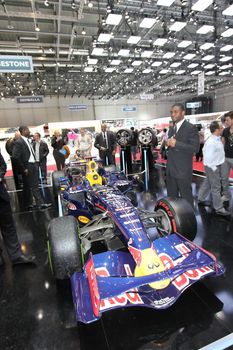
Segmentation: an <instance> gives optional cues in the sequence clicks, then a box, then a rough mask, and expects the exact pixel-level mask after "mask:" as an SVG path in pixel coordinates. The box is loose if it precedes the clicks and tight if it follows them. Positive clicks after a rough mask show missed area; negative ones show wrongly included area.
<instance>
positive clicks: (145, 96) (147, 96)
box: [140, 94, 155, 100]
mask: <svg viewBox="0 0 233 350" xmlns="http://www.w3.org/2000/svg"><path fill="white" fill-rule="evenodd" d="M154 97H155V95H154V94H141V95H140V99H141V100H153V99H154Z"/></svg>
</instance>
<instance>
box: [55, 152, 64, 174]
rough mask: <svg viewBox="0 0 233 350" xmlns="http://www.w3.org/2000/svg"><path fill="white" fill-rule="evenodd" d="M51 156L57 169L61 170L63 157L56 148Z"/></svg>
mask: <svg viewBox="0 0 233 350" xmlns="http://www.w3.org/2000/svg"><path fill="white" fill-rule="evenodd" d="M53 156H54V159H55V162H56V166H57V170H63V169H64V166H65V157H64V156H63V154H61V153H60V152H59V151H57V150H56V149H55V150H54V151H53Z"/></svg>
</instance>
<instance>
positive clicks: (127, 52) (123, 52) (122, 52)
mask: <svg viewBox="0 0 233 350" xmlns="http://www.w3.org/2000/svg"><path fill="white" fill-rule="evenodd" d="M129 52H130V50H128V49H121V50H120V51H119V52H118V56H129Z"/></svg>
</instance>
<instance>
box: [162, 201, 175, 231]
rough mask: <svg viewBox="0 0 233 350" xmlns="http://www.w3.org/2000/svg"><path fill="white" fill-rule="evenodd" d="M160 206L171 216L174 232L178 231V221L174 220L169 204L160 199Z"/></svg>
mask: <svg viewBox="0 0 233 350" xmlns="http://www.w3.org/2000/svg"><path fill="white" fill-rule="evenodd" d="M158 206H160V207H162V208H164V209H165V211H166V214H167V215H168V216H169V218H171V223H172V229H173V231H174V232H176V231H177V228H176V222H175V220H174V216H173V214H172V212H171V210H170V208H169V206H168V205H167V204H166V203H164V202H163V201H159V204H158Z"/></svg>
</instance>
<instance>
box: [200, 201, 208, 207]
mask: <svg viewBox="0 0 233 350" xmlns="http://www.w3.org/2000/svg"><path fill="white" fill-rule="evenodd" d="M197 204H198V205H200V206H203V207H211V203H210V202H208V201H197Z"/></svg>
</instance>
